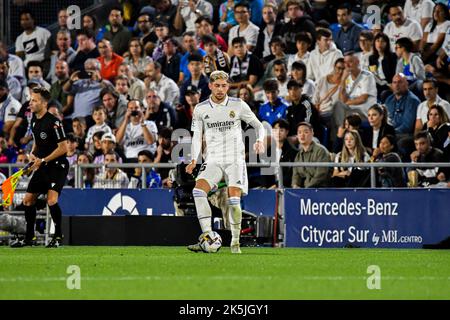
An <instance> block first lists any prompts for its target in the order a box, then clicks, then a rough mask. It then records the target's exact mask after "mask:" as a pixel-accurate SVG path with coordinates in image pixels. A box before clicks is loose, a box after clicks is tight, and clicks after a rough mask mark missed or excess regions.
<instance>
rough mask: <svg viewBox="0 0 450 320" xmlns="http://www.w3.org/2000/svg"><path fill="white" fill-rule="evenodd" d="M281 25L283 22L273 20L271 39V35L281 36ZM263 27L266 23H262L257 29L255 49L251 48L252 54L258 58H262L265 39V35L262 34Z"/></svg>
mask: <svg viewBox="0 0 450 320" xmlns="http://www.w3.org/2000/svg"><path fill="white" fill-rule="evenodd" d="M282 27H283V24H282V23H281V22H280V21H277V22H275V27H274V29H273V33H272V39H273V37H276V36H282V34H281V28H282ZM265 28H266V25H265V24H264V25H263V26H261V28H260V29H259V34H258V40H257V42H256V47H255V50H253V54H254V55H255V56H257V57H258V58H260V59H262V58H264V57H263V52H264V41H265V38H266V35H265V34H264V29H265ZM269 42H270V41H269Z"/></svg>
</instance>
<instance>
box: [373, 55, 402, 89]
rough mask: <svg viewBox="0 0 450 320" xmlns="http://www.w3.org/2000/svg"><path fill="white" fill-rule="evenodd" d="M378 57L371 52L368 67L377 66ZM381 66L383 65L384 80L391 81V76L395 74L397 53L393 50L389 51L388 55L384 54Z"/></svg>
mask: <svg viewBox="0 0 450 320" xmlns="http://www.w3.org/2000/svg"><path fill="white" fill-rule="evenodd" d="M378 58H379V57H378V56H377V55H375V54H372V55H371V56H370V57H369V68H370V66H377V67H378ZM381 66H382V67H383V73H384V76H385V77H386V81H387V82H388V83H392V78H393V77H394V76H395V70H396V68H397V55H396V54H395V53H394V52H391V53H390V54H389V55H386V56H384V58H383V61H382V62H381Z"/></svg>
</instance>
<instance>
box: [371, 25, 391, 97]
mask: <svg viewBox="0 0 450 320" xmlns="http://www.w3.org/2000/svg"><path fill="white" fill-rule="evenodd" d="M372 51H373V54H372V55H371V56H370V57H369V71H370V72H372V73H373V75H374V76H375V80H376V82H377V91H378V99H379V100H381V101H382V102H384V100H385V99H386V98H387V97H388V96H389V94H390V93H391V83H392V78H393V77H394V75H395V69H396V67H397V55H396V54H395V53H394V52H392V51H391V45H390V40H389V37H388V36H387V35H386V34H384V33H379V34H377V35H376V36H375V38H374V41H373V50H372Z"/></svg>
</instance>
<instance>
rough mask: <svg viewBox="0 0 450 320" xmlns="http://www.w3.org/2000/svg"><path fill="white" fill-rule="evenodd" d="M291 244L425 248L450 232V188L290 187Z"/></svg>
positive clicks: (287, 198) (287, 204) (287, 211)
mask: <svg viewBox="0 0 450 320" xmlns="http://www.w3.org/2000/svg"><path fill="white" fill-rule="evenodd" d="M285 223H286V234H285V237H286V246H287V247H328V248H331V247H336V248H337V247H340V248H342V247H344V246H354V247H364V248H367V247H377V248H421V247H422V246H423V245H424V244H434V243H438V242H440V241H442V240H444V239H445V238H447V237H449V236H450V190H449V189H430V190H427V189H396V190H386V189H375V190H374V189H358V190H356V189H333V190H330V189H317V190H316V189H310V190H308V189H286V192H285Z"/></svg>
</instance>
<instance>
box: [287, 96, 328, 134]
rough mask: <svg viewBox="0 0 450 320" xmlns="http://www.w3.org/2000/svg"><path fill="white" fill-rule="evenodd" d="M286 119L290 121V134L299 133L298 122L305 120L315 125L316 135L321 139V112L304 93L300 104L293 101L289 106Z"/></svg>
mask: <svg viewBox="0 0 450 320" xmlns="http://www.w3.org/2000/svg"><path fill="white" fill-rule="evenodd" d="M286 120H287V121H288V122H289V135H295V134H296V133H297V124H298V123H300V122H304V121H305V122H308V123H310V124H311V125H312V126H313V129H314V135H315V136H316V137H318V138H319V139H320V137H321V133H322V130H321V125H320V120H319V112H318V111H317V109H316V108H315V107H314V104H313V103H312V102H311V99H310V98H308V96H307V95H305V94H302V97H301V98H300V102H299V103H298V104H293V103H292V104H291V105H290V106H289V108H288V109H287V112H286Z"/></svg>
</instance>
